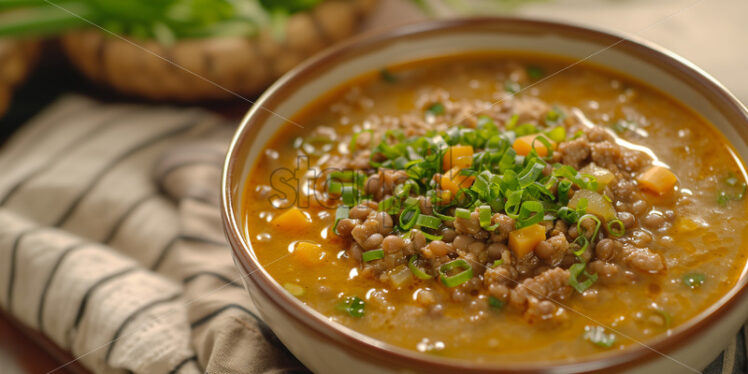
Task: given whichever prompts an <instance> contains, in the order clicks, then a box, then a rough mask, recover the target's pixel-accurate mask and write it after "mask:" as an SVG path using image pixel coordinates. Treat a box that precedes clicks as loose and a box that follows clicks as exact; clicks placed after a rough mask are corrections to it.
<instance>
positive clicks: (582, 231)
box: [577, 214, 602, 240]
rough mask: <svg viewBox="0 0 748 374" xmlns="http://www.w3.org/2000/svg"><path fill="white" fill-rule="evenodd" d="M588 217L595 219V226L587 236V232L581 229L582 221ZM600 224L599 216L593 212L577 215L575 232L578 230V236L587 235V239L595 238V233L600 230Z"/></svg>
mask: <svg viewBox="0 0 748 374" xmlns="http://www.w3.org/2000/svg"><path fill="white" fill-rule="evenodd" d="M588 219H591V220H593V221H595V228H594V229H593V230H592V233H591V235H589V236H587V233H586V232H584V230H583V229H582V222H584V221H585V220H588ZM601 225H602V223H601V222H600V218H597V217H596V216H595V215H594V214H585V215H583V216H581V217H579V220H578V221H577V232H579V235H580V236H587V238H588V239H589V240H595V238H596V237H597V233H598V232H599V231H600V226H601Z"/></svg>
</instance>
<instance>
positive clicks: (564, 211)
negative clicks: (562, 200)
mask: <svg viewBox="0 0 748 374" xmlns="http://www.w3.org/2000/svg"><path fill="white" fill-rule="evenodd" d="M556 216H558V218H561V219H562V220H564V221H565V222H566V223H577V220H578V219H579V215H578V214H577V211H576V210H574V209H571V208H569V207H565V206H562V207H561V208H558V211H556Z"/></svg>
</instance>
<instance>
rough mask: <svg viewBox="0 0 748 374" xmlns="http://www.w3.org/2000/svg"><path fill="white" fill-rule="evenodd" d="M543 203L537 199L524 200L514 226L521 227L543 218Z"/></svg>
mask: <svg viewBox="0 0 748 374" xmlns="http://www.w3.org/2000/svg"><path fill="white" fill-rule="evenodd" d="M544 212H545V211H544V210H543V204H541V203H540V202H539V201H525V202H524V203H522V208H520V211H519V217H518V219H517V223H516V227H517V228H518V229H521V228H523V227H527V226H530V225H534V224H536V223H539V222H540V221H542V220H543V213H544Z"/></svg>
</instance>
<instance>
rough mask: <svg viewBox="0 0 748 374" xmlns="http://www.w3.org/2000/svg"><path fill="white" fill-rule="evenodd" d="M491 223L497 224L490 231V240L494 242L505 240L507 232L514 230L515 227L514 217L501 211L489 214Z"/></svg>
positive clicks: (507, 236)
mask: <svg viewBox="0 0 748 374" xmlns="http://www.w3.org/2000/svg"><path fill="white" fill-rule="evenodd" d="M491 224H492V225H495V224H499V226H498V227H496V229H495V230H494V231H493V233H491V241H492V242H494V243H499V242H503V241H506V240H507V239H508V238H509V233H510V232H512V231H514V227H515V223H514V219H513V218H511V217H509V216H507V215H506V214H501V213H495V214H494V215H493V216H491Z"/></svg>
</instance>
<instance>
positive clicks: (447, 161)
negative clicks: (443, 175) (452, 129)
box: [442, 145, 473, 170]
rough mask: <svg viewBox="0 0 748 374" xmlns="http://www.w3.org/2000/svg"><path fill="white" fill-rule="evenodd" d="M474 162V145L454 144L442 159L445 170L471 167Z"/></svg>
mask: <svg viewBox="0 0 748 374" xmlns="http://www.w3.org/2000/svg"><path fill="white" fill-rule="evenodd" d="M472 164H473V146H471V145H453V146H451V147H449V148H447V153H445V154H444V158H443V159H442V166H443V167H444V169H443V170H449V169H452V168H454V167H458V168H461V169H464V168H469V167H470V165H472Z"/></svg>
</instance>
